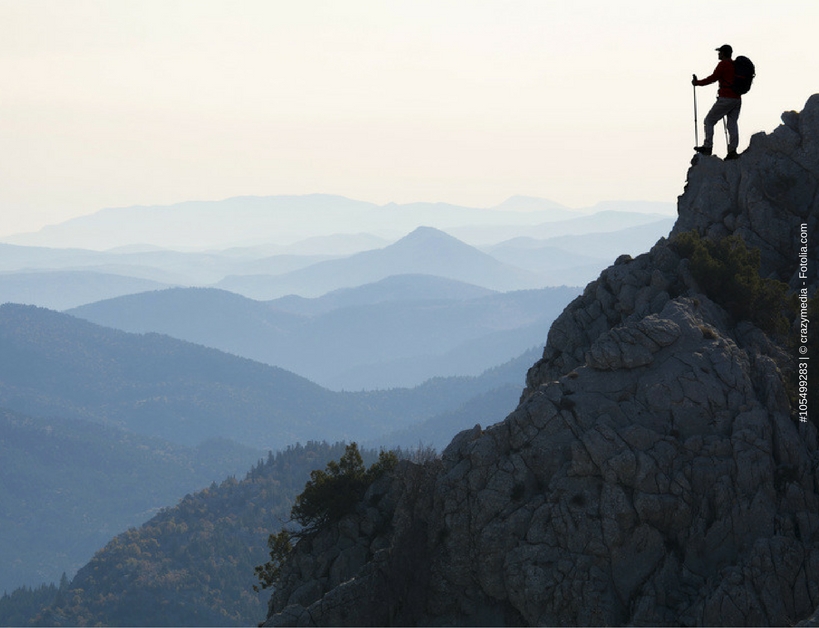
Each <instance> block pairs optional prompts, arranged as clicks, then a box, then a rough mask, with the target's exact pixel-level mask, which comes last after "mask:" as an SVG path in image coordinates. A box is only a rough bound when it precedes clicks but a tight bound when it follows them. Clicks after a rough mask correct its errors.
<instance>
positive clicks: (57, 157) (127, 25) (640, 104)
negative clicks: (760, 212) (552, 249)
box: [0, 0, 819, 236]
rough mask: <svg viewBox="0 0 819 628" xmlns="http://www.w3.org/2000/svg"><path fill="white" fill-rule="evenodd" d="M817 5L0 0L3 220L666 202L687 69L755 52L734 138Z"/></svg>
mask: <svg viewBox="0 0 819 628" xmlns="http://www.w3.org/2000/svg"><path fill="white" fill-rule="evenodd" d="M817 27H819V2H817V1H816V0H792V1H790V2H787V3H774V2H771V1H770V0H764V1H762V0H744V1H731V0H729V1H722V2H715V1H714V0H707V1H706V0H686V1H673V2H672V1H666V2H663V1H662V0H620V1H616V0H572V1H571V2H569V1H568V0H560V1H550V0H538V1H518V2H514V1H509V2H506V1H499V0H495V1H481V0H407V1H397V0H396V1H393V0H380V1H376V0H372V1H370V0H330V1H326V2H322V1H318V0H298V1H295V0H283V1H277V0H244V1H242V0H232V1H219V0H190V1H187V0H156V1H155V0H138V1H131V0H108V1H102V0H50V1H48V0H0V236H1V235H7V234H11V233H16V232H21V231H31V230H35V229H38V228H40V227H42V226H43V225H46V224H52V223H56V222H61V221H63V220H66V219H68V218H71V217H73V216H77V215H82V214H89V213H92V212H95V211H97V210H99V209H102V208H105V207H122V206H130V205H155V204H171V203H176V202H182V201H188V200H219V199H223V198H228V197H231V196H242V195H259V196H263V195H279V194H310V193H326V194H339V195H343V196H347V197H350V198H354V199H358V200H364V201H371V202H375V203H379V204H384V203H388V202H398V203H408V202H415V201H444V202H450V203H456V204H461V205H468V206H475V207H490V206H493V205H496V204H498V203H500V202H502V201H504V200H505V199H506V198H508V197H510V196H512V195H527V196H537V197H542V198H548V199H550V200H553V201H556V202H559V203H562V204H564V205H567V206H569V207H578V208H579V207H587V206H590V205H593V204H595V203H597V202H598V201H608V200H650V201H671V202H673V201H675V200H676V197H677V196H678V195H679V194H681V193H682V191H683V185H684V183H685V175H686V171H687V169H688V166H689V162H690V159H691V156H692V154H693V153H692V148H693V146H694V118H693V116H694V111H693V102H694V91H693V87H692V86H691V82H690V81H691V74H692V73H697V74H698V75H699V76H700V77H705V76H707V75H708V74H710V73H711V71H712V70H713V69H714V67H715V65H716V63H717V54H716V52H715V51H714V49H715V48H716V47H717V46H719V45H721V44H723V43H729V44H731V45H732V46H733V47H734V51H735V55H737V54H745V55H747V56H749V57H750V58H751V59H752V60H753V61H754V62H755V63H756V66H757V79H756V81H755V83H754V87H753V89H752V90H751V93H750V94H748V95H747V96H746V97H745V98H744V103H743V109H742V114H741V116H740V132H741V134H742V139H741V142H740V150H743V149H744V148H745V147H746V146H747V143H748V140H749V137H750V135H751V134H753V133H755V132H758V131H766V132H770V131H772V130H773V129H774V128H775V127H776V126H777V125H778V124H779V122H780V120H779V116H780V115H781V113H782V112H783V111H785V110H790V109H797V110H798V109H801V108H802V106H803V105H804V103H805V101H806V100H807V98H808V97H809V96H810V95H811V94H813V93H814V92H819V49H817V46H816V31H817ZM715 97H716V87H715V86H709V87H702V88H697V99H698V114H699V120H700V123H701V121H702V119H703V118H704V116H705V113H706V112H707V111H708V108H709V107H710V105H711V104H712V102H713V100H714V98H715ZM720 131H721V128H719V129H718V133H717V142H716V151H715V152H716V154H718V155H720V156H722V155H724V152H725V147H724V139H722V136H721V135H720V133H719V132H720ZM698 133H699V139H700V141H701V140H702V129H701V127H700V129H699V131H698Z"/></svg>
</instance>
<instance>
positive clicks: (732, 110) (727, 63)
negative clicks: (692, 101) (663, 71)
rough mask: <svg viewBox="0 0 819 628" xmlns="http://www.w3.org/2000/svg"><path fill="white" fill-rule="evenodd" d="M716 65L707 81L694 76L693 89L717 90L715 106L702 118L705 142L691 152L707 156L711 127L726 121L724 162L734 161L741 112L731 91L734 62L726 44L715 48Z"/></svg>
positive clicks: (737, 98)
mask: <svg viewBox="0 0 819 628" xmlns="http://www.w3.org/2000/svg"><path fill="white" fill-rule="evenodd" d="M717 53H718V57H719V63H718V64H717V67H716V68H715V69H714V72H713V73H712V74H711V76H709V77H708V78H704V79H701V80H697V75H696V74H695V75H694V78H693V80H692V81H691V84H692V85H696V86H698V87H702V86H703V85H710V84H711V83H716V82H717V81H719V89H718V90H717V102H715V103H714V106H713V107H711V111H709V112H708V115H707V116H705V120H704V121H703V126H704V127H705V139H704V140H703V143H702V146H697V147H696V148H694V150H695V151H697V152H698V153H701V154H703V155H710V154H711V150H712V149H713V146H714V125H716V123H717V122H719V121H720V120H722V119H723V118H725V121H726V126H727V127H728V154H727V155H726V156H725V159H736V158H737V157H738V155H737V146H739V125H738V124H737V121H738V120H739V111H740V109H741V108H742V97H741V96H740V95H739V94H737V93H736V92H735V91H734V90H733V87H732V85H733V83H734V62H733V60H732V59H731V56H732V55H733V54H734V50H733V48H731V46H729V45H728V44H725V45H724V46H720V47H719V48H717Z"/></svg>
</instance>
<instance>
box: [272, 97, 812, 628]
mask: <svg viewBox="0 0 819 628" xmlns="http://www.w3.org/2000/svg"><path fill="white" fill-rule="evenodd" d="M782 121H783V124H782V125H781V126H779V127H778V128H777V129H776V130H775V131H773V132H772V133H770V134H758V135H755V136H754V137H753V138H752V140H751V142H750V146H749V148H748V150H747V151H745V152H744V153H743V154H742V155H741V156H740V158H739V159H738V160H735V161H729V162H724V161H721V160H719V159H718V158H716V157H705V156H696V157H695V158H694V160H693V162H692V165H691V168H690V170H689V172H688V179H687V184H686V187H685V190H684V193H683V194H682V195H681V196H680V197H679V200H678V213H679V218H678V220H677V223H676V225H675V227H674V229H673V231H672V233H671V234H670V235H669V238H668V239H662V240H660V241H659V242H658V243H657V244H656V245H655V246H654V247H653V248H652V249H651V251H649V252H648V253H645V254H643V255H640V256H639V257H636V258H634V259H632V258H630V257H626V256H624V257H622V258H620V259H618V260H617V261H616V262H615V263H614V265H612V266H611V267H609V268H608V269H606V270H605V271H603V273H602V274H601V275H600V277H599V278H598V279H597V280H596V281H594V282H592V283H591V284H589V285H588V286H587V287H586V289H585V291H584V292H583V294H582V295H581V296H579V297H578V298H577V299H576V300H575V301H574V302H573V303H571V304H570V305H569V306H568V307H567V308H566V310H565V311H564V312H563V313H562V315H561V316H560V317H559V318H558V319H557V320H556V321H555V323H554V324H553V325H552V328H551V330H550V331H549V335H548V339H547V343H546V346H545V349H544V353H543V358H542V359H541V360H539V361H538V362H537V363H536V364H535V365H534V366H532V368H531V369H530V370H529V373H528V375H527V380H526V387H525V390H524V391H523V394H522V397H521V400H520V404H519V405H518V407H517V408H516V409H515V410H514V411H513V412H512V413H511V414H509V416H508V417H506V419H505V420H503V421H501V422H499V423H497V424H495V425H492V426H489V427H486V428H484V429H482V428H481V427H480V426H475V427H474V428H473V429H471V430H467V431H465V432H462V433H460V434H459V435H458V436H456V437H455V439H454V440H453V441H452V443H451V444H450V445H449V446H448V447H447V449H446V450H445V451H444V452H443V455H442V457H441V459H440V460H437V461H434V462H429V463H426V464H412V463H409V462H403V463H400V464H399V465H398V467H397V468H396V469H395V470H394V471H393V472H392V473H390V474H389V475H387V476H385V477H383V478H381V479H380V480H378V481H376V482H375V483H374V484H373V485H372V486H371V487H370V489H369V491H368V492H367V494H366V496H365V498H364V500H363V501H362V502H361V503H359V504H358V505H357V507H356V509H355V511H354V512H353V513H352V514H349V515H346V516H345V517H344V518H342V519H341V520H340V521H338V522H336V523H334V524H332V525H328V526H325V527H324V528H322V529H321V530H319V531H318V532H316V533H315V534H313V535H310V536H307V537H305V538H303V539H302V540H301V541H300V542H299V543H298V544H297V545H296V547H295V549H294V551H293V552H292V554H291V555H290V557H289V559H288V561H287V562H286V564H285V565H284V568H283V570H282V574H281V578H280V581H279V586H278V588H277V590H276V591H275V593H274V594H273V596H272V598H271V602H270V613H269V616H268V617H267V620H266V623H265V625H268V626H277V625H387V624H391V625H395V624H404V625H409V624H413V625H625V624H628V625H793V624H795V623H797V622H800V621H805V620H807V619H808V618H809V617H810V616H811V615H812V614H813V613H814V612H815V611H816V609H817V607H818V606H819V465H818V464H817V463H819V451H817V430H816V426H815V425H814V423H813V422H811V421H810V420H808V421H801V420H800V414H799V412H798V403H797V400H798V399H799V397H798V394H797V393H796V392H795V391H796V390H797V375H796V373H797V360H798V355H799V354H798V351H797V349H798V348H799V346H800V345H799V340H798V338H799V336H798V328H799V320H798V318H797V317H799V316H800V315H799V312H800V310H799V305H798V304H797V305H792V308H793V314H791V316H792V318H791V320H789V321H787V323H788V324H787V326H786V327H790V330H787V329H786V330H785V332H784V333H783V332H782V331H781V330H780V331H776V330H775V329H773V328H766V327H765V326H764V325H762V324H761V323H759V321H758V320H757V319H754V318H752V317H747V316H746V317H743V316H738V315H737V314H736V311H734V310H732V309H731V307H730V303H729V304H727V305H726V303H725V302H724V301H722V302H721V296H722V295H721V294H720V293H719V292H716V293H715V292H714V291H713V290H712V291H711V292H709V291H708V290H706V289H705V288H704V287H703V285H702V283H703V280H702V276H699V277H698V276H697V274H696V273H695V272H694V269H693V261H692V259H693V258H692V259H689V258H687V257H685V256H684V255H682V254H681V253H680V247H678V246H675V238H676V237H678V236H681V235H682V234H686V233H689V232H692V231H693V232H696V234H698V235H699V237H700V238H701V241H703V242H706V243H708V242H710V243H718V242H720V241H724V240H725V238H728V237H729V236H738V237H739V238H741V240H742V241H744V243H745V245H746V246H747V247H748V249H749V250H752V251H758V252H759V271H758V274H759V276H760V277H761V278H763V279H766V280H775V281H777V282H782V283H781V284H778V285H783V284H787V290H788V294H789V295H791V296H790V298H789V300H788V299H785V300H786V301H787V302H789V303H791V304H793V303H796V302H797V301H798V297H800V296H801V297H802V302H804V301H805V300H806V299H805V295H811V296H812V295H814V294H815V292H816V289H817V287H819V281H818V280H817V274H816V264H817V263H819V250H817V249H819V228H817V222H819V193H818V192H819V94H817V95H815V96H813V97H811V99H810V100H809V101H808V102H807V104H806V105H805V107H804V108H803V110H802V111H801V112H799V113H797V112H788V113H785V114H783V116H782ZM817 324H819V323H817ZM794 337H796V338H797V340H793V338H794ZM811 367H813V365H812V364H811ZM813 369H814V371H815V373H814V372H811V373H810V377H812V378H813V379H816V380H817V381H819V363H817V364H816V366H815V367H813ZM811 384H812V385H813V386H816V385H817V384H816V383H815V382H813V381H811ZM810 413H811V415H812V417H813V418H814V420H815V419H816V417H817V416H819V408H811V409H810ZM803 418H804V416H803Z"/></svg>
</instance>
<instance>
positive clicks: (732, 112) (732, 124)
mask: <svg viewBox="0 0 819 628" xmlns="http://www.w3.org/2000/svg"><path fill="white" fill-rule="evenodd" d="M741 108H742V99H740V98H723V97H720V98H717V102H715V103H714V106H713V107H711V111H709V112H708V115H707V116H705V120H704V121H703V124H704V126H705V141H704V142H703V146H708V147H709V148H710V147H713V146H714V125H715V124H716V123H717V122H719V121H720V120H722V119H723V118H725V122H726V125H727V126H728V151H729V152H730V151H732V150H736V149H737V146H739V125H738V124H737V120H739V110H740V109H741Z"/></svg>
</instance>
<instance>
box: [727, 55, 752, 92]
mask: <svg viewBox="0 0 819 628" xmlns="http://www.w3.org/2000/svg"><path fill="white" fill-rule="evenodd" d="M755 76H756V68H754V64H753V62H752V61H751V60H750V59H749V58H748V57H742V56H740V57H737V58H736V59H734V83H733V85H731V89H733V90H734V91H735V92H736V93H737V94H739V95H740V96H741V95H742V94H747V93H748V90H750V89H751V83H753V81H754V77H755Z"/></svg>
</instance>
